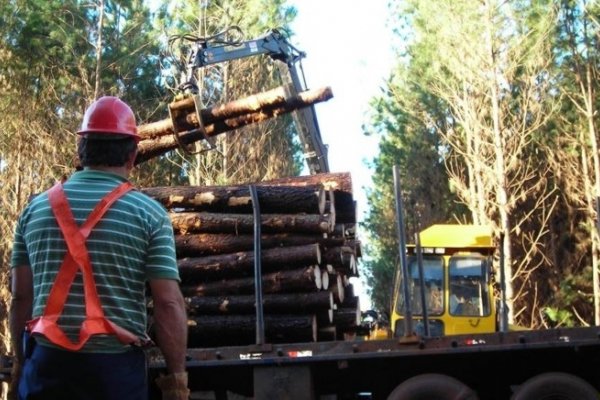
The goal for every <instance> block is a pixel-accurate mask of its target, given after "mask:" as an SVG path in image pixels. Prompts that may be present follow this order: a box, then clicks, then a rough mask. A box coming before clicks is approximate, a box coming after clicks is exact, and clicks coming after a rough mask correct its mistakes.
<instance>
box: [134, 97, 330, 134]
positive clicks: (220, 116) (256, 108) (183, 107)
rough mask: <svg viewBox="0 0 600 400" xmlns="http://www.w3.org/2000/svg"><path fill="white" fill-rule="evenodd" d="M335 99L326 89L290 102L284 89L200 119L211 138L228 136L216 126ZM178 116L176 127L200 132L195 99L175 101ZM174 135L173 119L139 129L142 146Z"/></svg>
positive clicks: (211, 111) (173, 106)
mask: <svg viewBox="0 0 600 400" xmlns="http://www.w3.org/2000/svg"><path fill="white" fill-rule="evenodd" d="M332 97H333V93H332V92H331V88H329V87H324V88H319V89H312V90H307V91H304V92H301V93H298V96H294V97H291V98H286V93H285V88H284V87H283V86H280V87H278V88H275V89H271V90H269V91H266V92H262V93H258V94H255V95H252V96H249V97H245V98H242V99H237V100H233V101H230V102H228V103H225V104H221V105H217V106H214V107H209V108H206V109H203V110H200V118H201V120H202V123H203V125H204V127H205V129H206V130H207V135H208V136H214V135H218V134H220V133H223V132H226V131H227V130H225V131H219V130H216V129H215V128H210V127H211V125H212V126H219V127H220V126H228V124H229V123H230V122H229V123H228V122H227V121H232V120H233V121H235V120H236V119H238V118H241V119H242V120H243V119H248V118H250V117H249V115H255V114H260V115H261V117H260V118H264V119H267V118H272V117H275V116H278V115H277V114H275V115H274V114H273V113H275V112H280V113H281V111H282V109H283V110H284V111H283V112H285V113H289V112H292V111H295V110H297V109H300V108H304V107H308V106H310V105H313V104H316V103H319V102H322V101H327V100H329V99H331V98H332ZM169 107H170V109H171V110H172V112H173V113H174V114H177V115H180V116H181V117H180V118H176V124H177V125H178V127H181V128H183V130H186V131H187V130H193V129H197V128H198V127H199V126H200V124H199V122H200V120H199V119H198V115H197V114H196V108H195V104H194V99H193V98H192V97H188V98H185V99H183V100H179V101H175V102H173V103H171V104H170V105H169ZM173 133H174V127H173V121H172V120H171V118H167V119H164V120H162V121H158V122H152V123H148V124H142V125H140V126H139V127H138V134H139V135H140V136H141V137H142V142H141V143H144V142H143V141H146V140H153V139H155V138H157V137H160V136H165V135H172V134H173Z"/></svg>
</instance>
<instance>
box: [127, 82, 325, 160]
mask: <svg viewBox="0 0 600 400" xmlns="http://www.w3.org/2000/svg"><path fill="white" fill-rule="evenodd" d="M331 97H333V95H332V93H331V89H330V88H328V87H326V88H321V89H314V90H307V91H305V92H301V93H299V94H298V96H296V97H293V98H292V99H286V100H285V101H284V102H283V103H281V104H280V105H279V106H273V107H268V108H262V109H260V110H259V111H255V112H248V113H246V114H241V115H236V113H235V112H234V113H233V114H232V115H235V116H233V117H231V118H221V119H215V120H214V121H213V122H212V123H206V122H205V121H203V122H202V126H203V129H199V128H200V121H199V119H198V115H197V114H196V112H195V111H193V112H190V113H188V114H185V112H184V113H183V114H185V115H184V117H183V118H178V119H177V124H178V127H177V128H175V127H174V126H173V122H172V120H171V119H165V120H163V121H159V122H156V123H152V124H147V125H141V126H140V127H138V131H139V133H140V135H143V136H144V137H147V138H148V139H146V140H142V141H140V143H139V145H138V155H137V157H136V160H135V164H140V163H142V162H144V161H147V160H150V159H152V158H155V157H158V156H160V155H163V154H165V153H167V152H168V151H170V150H174V149H176V148H177V147H179V146H181V145H188V144H191V143H193V142H196V141H199V140H203V139H205V138H210V137H213V136H216V135H218V134H221V133H225V132H229V131H232V130H235V129H238V128H241V127H243V126H246V125H250V124H253V123H256V122H261V121H265V120H267V119H270V118H274V117H277V116H279V115H281V114H285V113H290V112H292V111H295V110H297V109H300V108H303V107H308V106H310V105H313V104H316V103H319V102H322V101H326V100H329V99H330V98H331ZM224 107H227V106H226V105H225V106H224ZM234 108H235V107H234ZM200 114H201V115H202V118H204V117H205V116H207V115H208V114H210V112H203V111H200ZM209 119H210V118H209ZM176 130H177V131H178V132H179V133H178V136H177V137H176V136H175V131H176Z"/></svg>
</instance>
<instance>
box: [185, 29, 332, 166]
mask: <svg viewBox="0 0 600 400" xmlns="http://www.w3.org/2000/svg"><path fill="white" fill-rule="evenodd" d="M197 43H198V47H197V49H196V51H195V54H194V55H193V56H192V57H190V65H189V69H190V70H191V71H193V70H195V69H196V68H202V67H206V66H209V65H213V64H217V63H221V62H226V61H231V60H236V59H240V58H246V57H252V56H256V55H260V54H265V55H268V56H270V57H271V58H272V59H274V60H277V61H280V62H281V63H280V64H279V69H280V72H281V76H282V77H284V80H285V81H286V82H285V85H286V88H287V91H288V93H287V94H288V95H289V96H296V95H297V94H298V93H299V92H302V91H305V90H306V89H307V88H306V84H305V82H304V80H303V79H301V74H300V73H299V70H298V64H299V61H300V60H301V59H302V58H304V57H305V55H306V54H305V53H304V52H302V51H299V50H298V49H297V48H295V47H294V46H292V45H291V44H290V43H289V41H288V40H287V39H286V38H285V36H284V35H282V34H281V33H280V32H279V31H277V30H271V31H269V32H268V33H266V34H265V35H263V36H261V37H259V38H256V39H252V40H248V41H237V42H235V43H227V42H219V43H218V44H216V45H215V44H211V43H209V42H208V41H205V40H204V41H203V40H200V41H198V42H197ZM302 76H303V75H302ZM293 118H294V123H295V125H296V128H297V130H298V135H299V137H300V142H301V143H302V148H303V151H304V158H305V160H306V163H307V165H308V168H309V170H310V173H311V174H317V173H324V172H329V164H328V161H327V146H326V145H324V144H323V140H322V138H321V132H320V130H319V125H318V122H317V116H316V112H315V109H314V106H310V107H307V108H304V109H300V110H297V111H296V112H294V113H293Z"/></svg>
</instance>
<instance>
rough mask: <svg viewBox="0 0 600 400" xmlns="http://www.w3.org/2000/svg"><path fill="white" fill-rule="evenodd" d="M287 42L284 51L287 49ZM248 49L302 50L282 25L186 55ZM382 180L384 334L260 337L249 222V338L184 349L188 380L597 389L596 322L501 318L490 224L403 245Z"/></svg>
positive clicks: (442, 231) (283, 386) (498, 398)
mask: <svg viewBox="0 0 600 400" xmlns="http://www.w3.org/2000/svg"><path fill="white" fill-rule="evenodd" d="M292 50H293V53H294V54H295V55H294V56H291V57H290V56H289V52H290V51H292ZM255 53H263V54H271V55H272V56H273V57H274V58H275V59H278V60H280V61H283V62H284V64H285V65H286V66H287V67H288V68H289V67H290V65H292V64H293V63H294V62H295V61H297V59H298V58H299V57H301V56H302V55H303V53H301V52H296V50H295V48H293V47H292V46H290V45H289V43H287V42H286V40H285V38H284V37H283V36H281V35H279V34H278V33H271V34H267V35H266V36H264V37H262V38H259V39H258V40H256V41H250V42H247V43H238V44H237V45H236V46H210V45H209V44H207V43H205V42H203V43H200V44H199V47H198V49H197V53H196V54H195V56H194V57H193V58H192V60H193V64H192V66H193V68H197V67H201V66H203V65H207V64H209V63H216V62H222V61H226V60H231V59H234V58H240V57H246V56H249V55H252V54H255ZM291 70H292V71H293V70H294V69H293V68H292V69H291ZM311 112H312V113H314V110H312V111H311ZM312 115H313V116H314V114H312ZM312 121H313V122H314V123H313V124H312V127H313V128H312V130H309V131H308V132H312V135H311V134H310V133H309V134H308V136H305V138H304V140H303V143H308V145H307V148H309V149H311V151H313V152H312V153H310V154H308V155H307V156H308V157H307V160H309V165H310V170H311V173H312V174H315V175H316V176H318V175H319V174H321V173H324V172H327V171H328V166H327V164H326V157H325V155H326V153H325V152H323V151H322V149H323V148H322V147H321V145H320V135H319V134H315V133H318V127H317V126H316V119H312ZM311 140H316V141H311ZM311 143H312V144H311ZM319 149H321V150H319ZM313 156H314V157H313ZM393 184H394V187H395V191H396V204H397V209H396V214H397V216H398V232H399V236H400V239H399V242H400V246H399V253H400V254H399V256H400V257H399V258H400V263H399V264H400V268H398V274H397V278H396V284H395V289H394V299H395V301H394V306H393V310H392V313H391V315H392V321H391V322H392V325H391V328H392V332H393V334H391V335H390V337H385V338H383V339H378V340H365V338H364V337H356V338H354V339H352V340H339V339H338V340H331V341H321V342H315V341H304V342H289V341H288V342H286V341H285V340H284V341H283V342H277V343H270V342H268V341H265V337H264V326H261V322H262V321H263V319H262V315H261V313H262V305H261V304H262V297H261V296H262V295H261V293H260V292H261V287H260V281H261V279H260V271H261V268H260V262H261V261H260V257H259V255H260V247H261V245H260V237H261V235H260V229H259V227H257V226H256V225H260V224H257V223H256V222H255V230H254V235H255V238H254V240H255V243H254V249H255V254H256V255H257V257H255V274H256V275H257V276H258V278H257V277H256V276H255V282H256V293H255V295H256V302H255V305H256V313H257V314H256V342H255V343H254V344H251V345H240V346H217V347H195V348H189V350H188V362H187V369H188V371H189V374H190V389H191V390H192V391H200V392H206V391H208V392H212V393H214V398H218V399H227V398H229V396H230V395H231V394H235V396H236V398H238V397H239V396H242V397H244V396H245V397H247V398H252V399H256V400H271V399H291V400H316V399H338V400H343V399H388V400H419V399H436V400H445V399H448V400H450V399H454V400H456V399H464V400H467V399H469V400H476V399H481V400H506V399H511V400H538V399H558V400H592V399H598V398H600V395H599V391H600V370H599V369H598V368H594V365H597V364H598V362H600V327H596V326H592V327H582V328H557V329H543V330H527V329H522V328H518V327H512V326H508V323H507V321H506V317H505V315H506V313H505V312H504V310H505V302H504V299H503V298H502V296H500V299H496V298H495V297H494V290H493V279H492V278H493V274H492V258H493V254H494V252H495V251H496V248H495V244H494V238H493V235H492V232H491V230H490V229H489V228H488V227H485V226H475V225H434V226H432V227H430V228H428V229H425V230H424V231H423V232H421V233H420V235H417V236H416V238H415V243H414V244H413V245H408V246H407V245H406V244H405V239H404V233H403V221H402V217H401V216H402V206H401V200H400V199H401V196H400V195H399V193H400V190H399V181H398V173H397V170H396V169H395V170H394V182H393ZM253 202H255V203H258V198H257V197H253ZM254 211H255V221H258V220H260V214H259V210H257V209H256V208H255V209H254ZM500 259H502V257H500ZM500 270H502V269H501V268H500ZM501 286H502V279H501ZM501 294H502V292H501ZM422 305H426V306H425V307H423V306H422ZM162 365H163V364H162V362H161V358H160V354H157V355H155V357H151V362H150V374H151V375H152V374H157V373H158V371H160V370H161V368H162ZM153 398H157V397H156V395H155V397H153Z"/></svg>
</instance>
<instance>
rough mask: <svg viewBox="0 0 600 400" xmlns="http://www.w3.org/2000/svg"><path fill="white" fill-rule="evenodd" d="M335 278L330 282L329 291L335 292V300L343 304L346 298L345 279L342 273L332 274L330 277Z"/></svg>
mask: <svg viewBox="0 0 600 400" xmlns="http://www.w3.org/2000/svg"><path fill="white" fill-rule="evenodd" d="M333 278H335V280H334V281H333V282H329V291H330V292H331V293H333V300H334V301H335V303H336V304H342V303H343V302H344V298H345V292H344V281H343V279H342V276H341V275H339V274H338V275H331V276H330V279H333Z"/></svg>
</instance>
